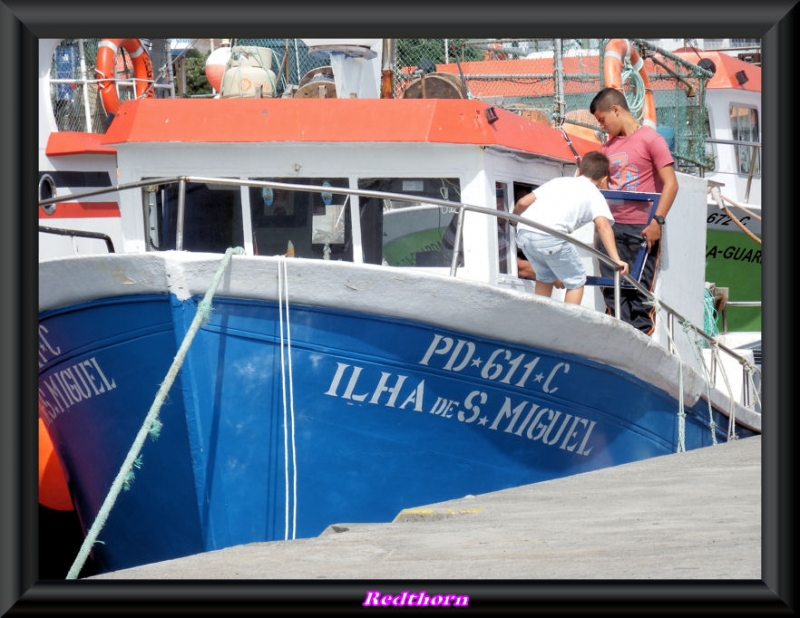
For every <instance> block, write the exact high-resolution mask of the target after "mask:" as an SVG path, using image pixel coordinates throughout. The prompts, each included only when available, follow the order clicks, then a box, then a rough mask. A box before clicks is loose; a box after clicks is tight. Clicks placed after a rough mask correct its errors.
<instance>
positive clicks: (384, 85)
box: [381, 39, 397, 99]
mask: <svg viewBox="0 0 800 618" xmlns="http://www.w3.org/2000/svg"><path fill="white" fill-rule="evenodd" d="M396 51H397V45H396V41H395V39H383V50H382V54H381V64H382V67H381V99H393V98H394V65H395V55H396Z"/></svg>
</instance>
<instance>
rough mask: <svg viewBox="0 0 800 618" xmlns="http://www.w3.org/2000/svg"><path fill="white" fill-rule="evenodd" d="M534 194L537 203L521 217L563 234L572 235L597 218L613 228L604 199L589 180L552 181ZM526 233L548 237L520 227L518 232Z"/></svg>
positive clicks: (573, 177)
mask: <svg viewBox="0 0 800 618" xmlns="http://www.w3.org/2000/svg"><path fill="white" fill-rule="evenodd" d="M533 194H534V195H535V196H536V199H535V200H534V202H533V204H531V205H530V206H528V208H526V209H525V211H524V212H523V213H522V214H521V215H520V216H521V217H524V218H525V219H530V220H531V221H535V222H536V223H541V224H542V225H546V226H547V227H549V228H551V229H553V230H556V231H558V232H561V233H563V234H571V233H572V232H574V231H575V230H576V229H578V228H579V227H581V226H583V225H586V224H587V223H589V222H590V221H594V219H595V218H596V217H605V218H606V219H608V221H609V223H611V224H612V225H613V224H614V217H613V216H612V215H611V210H609V208H608V202H607V201H606V198H605V196H604V195H603V194H602V193H600V189H598V188H597V186H596V185H595V184H594V183H593V182H592V181H591V180H589V179H588V178H587V177H586V176H564V177H563V178H553V179H552V180H548V181H547V182H546V183H544V184H543V185H542V186H541V187H539V188H538V189H534V190H533ZM523 230H525V231H529V232H533V233H534V234H536V235H544V234H546V232H541V231H539V230H537V229H536V228H533V227H531V226H529V225H525V224H524V223H518V224H517V231H523Z"/></svg>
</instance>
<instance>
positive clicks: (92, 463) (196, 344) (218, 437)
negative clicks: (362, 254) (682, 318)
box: [39, 256, 753, 571]
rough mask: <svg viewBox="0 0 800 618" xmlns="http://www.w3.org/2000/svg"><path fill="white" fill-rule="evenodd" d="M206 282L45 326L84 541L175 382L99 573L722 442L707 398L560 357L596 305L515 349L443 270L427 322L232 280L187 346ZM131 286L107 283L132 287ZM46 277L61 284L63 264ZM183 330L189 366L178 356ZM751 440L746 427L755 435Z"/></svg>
mask: <svg viewBox="0 0 800 618" xmlns="http://www.w3.org/2000/svg"><path fill="white" fill-rule="evenodd" d="M127 259H128V261H129V263H130V260H131V258H130V257H129V258H127ZM142 259H152V257H150V258H147V257H146V256H145V257H144V258H142ZM106 260H107V261H108V263H115V262H114V258H113V257H109V258H106ZM119 260H122V262H117V263H124V260H125V258H124V257H120V258H119ZM134 261H135V260H134ZM263 261H267V262H271V263H272V264H273V265H274V264H280V262H277V261H276V260H271V259H264V260H262V262H263ZM289 262H290V263H292V262H293V261H292V260H289ZM300 262H301V261H300V260H298V261H297V263H298V265H299V263H300ZM251 263H254V262H252V259H251ZM312 267H313V268H314V269H315V271H316V270H322V271H326V270H327V269H328V268H330V265H320V263H319V262H317V263H316V264H315V265H312ZM334 268H335V267H334ZM342 268H344V269H345V271H349V270H351V269H353V266H352V265H347V266H342ZM90 270H93V271H94V272H100V271H98V270H97V268H96V267H95V268H93V269H90ZM108 270H109V271H114V269H108ZM200 270H202V272H203V273H204V276H203V277H200V274H199V272H200ZM200 270H198V269H193V270H192V273H193V274H187V273H186V272H184V273H183V278H184V281H183V282H182V283H181V285H180V286H178V287H179V288H180V290H178V289H169V288H167V287H165V288H164V289H163V290H161V291H160V292H156V291H154V290H157V289H158V288H159V285H157V284H150V285H149V288H151V289H150V290H149V291H146V292H144V293H135V294H123V293H122V292H121V291H119V286H117V287H116V288H115V287H113V286H111V287H108V288H107V289H108V290H110V291H108V293H107V295H105V296H104V295H102V294H94V297H93V298H91V299H88V300H87V299H84V300H81V301H80V302H65V303H63V304H61V306H57V307H55V306H53V307H50V308H47V309H44V310H42V311H41V313H40V317H39V329H40V351H41V353H40V374H39V396H40V414H41V415H42V418H43V420H44V421H45V424H46V425H47V429H48V432H49V433H50V436H51V438H52V440H53V444H54V446H55V448H56V451H57V452H58V454H59V457H60V458H61V461H62V464H63V466H64V469H65V473H66V476H67V478H68V482H69V486H70V490H71V493H72V496H73V500H74V502H75V506H76V510H77V511H78V513H79V516H80V517H81V520H82V523H83V525H84V528H86V529H88V527H89V526H91V525H92V523H93V521H94V519H95V517H96V514H97V512H98V511H99V510H100V507H101V505H102V503H103V501H104V499H105V496H106V494H107V492H108V491H109V488H110V486H111V484H112V482H113V480H114V478H115V476H116V475H117V474H118V472H119V470H120V466H121V465H122V463H123V461H124V459H125V457H126V455H127V454H128V452H129V451H130V449H131V447H132V445H133V443H134V438H135V436H136V433H137V432H138V431H139V428H140V427H141V425H142V423H143V421H144V419H145V416H146V415H147V413H148V411H149V410H152V409H153V407H154V406H157V405H159V404H158V403H157V402H156V393H157V391H158V390H159V387H160V386H161V385H162V384H164V383H165V382H167V386H169V390H168V395H167V397H166V398H165V400H164V402H163V405H161V407H160V409H159V410H160V411H159V420H160V422H161V427H160V431H159V435H158V436H157V437H156V436H153V437H151V438H148V439H147V440H146V442H145V444H144V446H143V448H142V450H141V454H140V457H139V461H138V465H137V466H136V467H134V469H133V471H132V472H133V474H134V476H133V479H132V481H131V482H130V483H129V489H127V490H126V491H123V492H122V493H121V494H120V495H119V498H118V499H117V501H116V503H115V504H114V507H113V510H112V511H111V513H110V515H109V517H108V519H107V521H106V522H105V524H104V527H103V530H102V532H101V533H100V535H99V540H100V541H101V543H98V544H96V545H95V546H94V548H93V555H94V557H95V560H96V561H97V563H98V565H99V568H100V569H101V570H102V571H111V570H118V569H121V568H126V567H130V566H135V565H138V564H144V563H149V562H153V561H157V560H164V559H169V558H175V557H179V556H182V555H188V554H192V553H198V552H203V551H209V550H214V549H220V548H223V547H228V546H233V545H238V544H243V543H251V542H258V541H272V540H282V539H291V538H303V537H311V536H316V535H318V534H320V533H321V532H322V531H323V530H324V529H325V528H326V527H327V526H329V525H331V524H335V523H347V522H386V521H390V520H392V519H393V518H394V517H395V516H396V515H397V513H398V512H399V511H401V510H402V509H404V508H410V507H414V506H418V505H421V504H429V503H434V502H439V501H443V500H448V499H452V498H458V497H462V496H464V495H468V494H478V493H485V492H490V491H496V490H501V489H505V488H509V487H514V486H519V485H523V484H527V483H535V482H540V481H546V480H550V479H554V478H559V477H563V476H567V475H572V474H578V473H582V472H588V471H591V470H596V469H600V468H604V467H607V466H613V465H619V464H623V463H628V462H631V461H637V460H641V459H647V458H650V457H655V456H660V455H665V454H668V453H672V452H675V451H676V450H680V449H682V448H685V449H687V450H689V449H693V448H699V447H704V446H709V445H712V444H714V443H716V442H722V441H724V440H725V439H726V435H727V430H728V418H727V417H726V416H724V415H723V414H722V413H720V412H719V411H714V412H713V414H712V413H711V412H710V408H709V404H708V402H707V401H706V400H705V399H702V398H698V399H696V400H695V401H694V403H693V404H691V405H684V406H683V407H681V405H680V404H679V402H678V400H677V399H676V397H675V396H674V395H671V394H669V393H668V392H666V391H665V390H664V389H662V388H659V387H657V386H654V385H653V384H652V381H651V380H646V379H643V377H641V376H637V375H636V373H635V372H633V371H630V370H628V369H621V368H620V367H619V366H616V365H615V364H613V363H609V362H607V361H606V360H597V359H595V358H592V355H591V354H589V353H583V354H579V353H576V350H577V349H579V347H575V346H576V344H575V343H574V342H572V343H570V341H572V337H571V336H570V334H569V332H570V331H569V328H566V329H565V332H564V333H563V334H562V337H563V338H564V344H563V345H561V346H560V347H557V346H554V345H553V344H552V343H551V344H549V345H545V344H544V342H545V341H548V340H550V341H552V339H551V338H550V337H549V335H550V333H548V332H547V331H548V330H549V329H548V328H547V324H548V321H549V319H550V318H548V315H547V314H548V312H553V311H555V312H558V313H559V314H560V317H559V321H560V323H561V324H564V325H569V324H571V323H574V325H575V331H574V335H575V336H577V337H581V329H582V328H585V324H583V323H584V321H587V320H588V316H594V314H593V313H592V312H589V311H586V312H585V311H583V310H582V308H570V307H565V306H564V305H563V303H554V302H550V301H544V302H541V301H536V302H533V301H532V299H528V301H529V306H528V309H529V311H530V315H531V318H532V319H531V321H530V322H529V323H527V324H526V325H525V326H524V328H525V329H526V330H533V331H535V330H537V320H536V319H535V317H536V316H537V315H541V319H540V320H538V322H539V323H540V324H541V328H542V329H543V332H542V333H541V335H539V336H538V337H537V336H536V335H531V334H530V333H528V334H525V335H521V336H520V337H519V341H515V340H514V339H513V338H510V337H508V332H509V331H508V330H507V327H506V326H505V325H503V326H497V325H495V326H492V320H491V319H487V320H486V324H487V325H486V327H485V328H484V329H483V333H480V332H476V331H475V329H474V328H473V327H472V324H473V322H472V321H471V319H470V318H469V317H468V314H469V313H472V312H475V311H478V312H481V306H482V300H481V298H482V296H483V295H487V294H490V292H488V291H486V290H484V289H483V288H482V287H480V286H479V287H478V288H476V289H475V295H474V296H473V298H474V304H473V305H472V306H470V305H471V303H470V300H469V299H470V296H469V295H468V294H467V295H466V296H463V295H462V296H461V298H462V301H461V304H462V305H464V306H463V308H462V309H461V311H460V312H459V311H458V309H457V308H454V306H451V305H450V304H449V303H448V301H447V300H446V299H445V298H444V297H446V296H447V285H449V284H446V282H448V281H449V280H448V279H447V278H443V277H429V278H427V279H428V280H429V281H428V283H429V284H435V283H436V282H439V283H440V284H441V285H440V288H441V295H442V299H440V301H438V302H437V299H436V298H429V299H428V306H429V312H430V313H429V315H427V316H426V315H425V314H419V315H418V317H417V318H416V319H412V318H411V317H409V316H407V315H403V314H402V311H401V312H395V313H396V314H395V315H393V314H392V312H390V311H388V310H386V309H384V308H383V307H382V306H381V305H380V301H379V300H378V296H380V295H383V296H387V295H390V293H389V292H388V291H385V292H383V293H381V291H380V286H378V287H377V288H376V290H375V291H374V292H373V295H374V296H369V295H367V296H366V297H362V298H361V299H360V300H357V301H355V302H351V306H346V305H347V303H343V302H341V301H337V302H335V303H329V304H326V303H325V302H324V299H325V297H326V293H325V292H326V291H325V289H324V287H323V286H322V285H321V283H320V282H316V283H315V282H313V281H311V282H309V283H310V284H311V288H316V293H317V295H318V296H319V298H320V300H319V301H318V302H317V303H315V304H312V303H310V302H308V300H307V299H306V296H308V297H309V298H310V297H312V296H313V295H314V292H313V290H310V291H307V292H306V291H303V284H302V282H301V279H302V277H300V278H299V279H293V280H292V284H291V286H289V287H287V288H286V289H287V290H290V291H294V292H295V294H296V296H297V297H298V300H293V301H291V302H288V300H287V299H288V296H282V297H279V298H272V299H270V298H259V296H263V294H262V292H261V291H260V290H259V289H257V286H256V285H252V286H251V288H252V290H253V291H252V293H251V294H250V297H248V294H246V293H242V292H240V291H236V290H234V288H236V281H237V280H238V278H239V277H238V276H232V281H231V283H230V285H228V286H227V289H221V290H219V291H218V292H217V294H216V295H215V296H214V298H213V303H212V304H213V310H212V311H211V312H210V314H209V315H208V319H207V321H205V322H204V323H203V325H202V326H201V327H200V328H199V329H198V330H196V334H194V335H192V334H191V333H192V332H193V329H192V325H193V323H195V319H196V317H197V311H198V306H201V300H202V298H203V296H202V294H198V293H192V291H191V288H192V287H193V284H192V283H191V282H192V280H193V278H202V279H204V280H205V281H206V282H208V280H209V278H210V277H209V275H210V273H209V272H208V270H207V269H200ZM291 270H296V268H295V265H294V263H292V267H291V269H290V271H291ZM355 270H358V269H355ZM387 270H388V273H390V274H389V275H388V278H387V275H386V274H385V273H386V272H387ZM367 271H368V272H369V273H370V274H369V277H368V278H367V279H364V280H362V281H361V282H360V283H358V284H357V282H356V280H355V279H351V283H350V285H352V287H353V289H352V290H350V293H356V292H357V289H356V288H359V287H360V291H362V292H365V291H366V290H365V289H364V288H365V286H366V284H365V283H364V282H365V281H367V280H370V281H381V280H382V281H383V282H384V283H385V284H386V285H391V283H392V279H393V278H394V279H395V283H396V284H397V283H398V282H397V281H396V280H397V279H398V276H397V275H396V274H394V273H396V272H397V271H392V270H391V269H379V268H375V269H367ZM379 271H383V272H382V273H379ZM54 272H57V271H54ZM122 272H123V269H122V268H117V269H116V270H115V271H114V276H112V277H111V279H113V280H116V281H119V280H125V279H127V280H129V281H131V282H132V280H133V279H136V278H137V277H136V275H135V273H133V272H132V271H131V270H126V271H125V273H126V274H125V276H124V277H122V276H121V275H120V273H122ZM265 272H269V273H270V274H271V275H272V276H275V272H276V271H275V270H269V271H264V272H261V273H253V272H252V271H251V277H253V279H252V280H253V281H255V280H256V279H261V278H263V277H264V276H265ZM280 272H281V271H280V270H278V271H277V273H278V277H280ZM302 272H304V271H301V274H302ZM311 272H312V271H310V270H309V271H308V273H306V274H307V275H308V277H311V274H310V273H311ZM240 274H241V275H242V276H243V275H244V272H243V271H242V273H240ZM43 276H44V278H45V279H50V278H51V277H52V273H51V274H48V272H47V267H46V266H45V267H44V268H43ZM325 276H326V275H325V274H324V273H323V275H322V277H325ZM381 277H384V278H383V279H381ZM171 278H172V280H177V279H178V277H177V276H175V275H174V274H173V276H172V277H171ZM320 281H321V280H320ZM422 281H426V278H423V279H422ZM101 287H103V286H101ZM134 287H135V285H134ZM400 287H402V286H400ZM459 287H460V288H463V287H464V284H463V283H461V285H460V286H459ZM104 289H106V288H104ZM421 289H422V290H423V292H422V293H423V294H424V289H425V288H424V286H423V287H422V288H421ZM384 290H386V288H384ZM467 291H469V290H467ZM463 292H464V290H463V289H462V294H463ZM494 294H497V292H496V291H495V292H494ZM398 298H400V297H398ZM362 300H363V301H366V302H364V303H362V302H361V301H362ZM519 300H521V299H517V300H516V301H515V303H516V302H518V301H519ZM359 307H360V308H359ZM512 308H513V307H512ZM443 311H447V312H449V316H444V318H443V316H442V312H443ZM565 315H566V318H565ZM434 316H435V317H434ZM472 319H474V316H473V318H472ZM594 319H595V320H599V322H600V323H601V324H605V323H606V322H607V323H608V324H609V325H611V324H612V323H613V325H614V326H613V328H620V327H621V328H622V329H623V332H629V333H630V340H629V341H628V342H627V346H629V347H628V352H627V353H628V354H629V355H631V356H632V357H633V358H634V362H639V363H642V364H647V363H646V362H645V358H644V356H641V358H639V360H638V361H636V360H635V359H636V357H637V355H639V351H638V349H639V348H640V347H642V345H644V346H645V348H647V347H648V346H649V344H647V343H644V344H643V343H642V342H646V341H648V340H647V338H644V337H641V338H640V337H639V335H638V333H635V332H634V331H633V329H630V328H628V327H627V325H619V324H617V323H616V321H613V320H612V319H611V318H608V316H596V317H594ZM565 320H566V321H565ZM495 321H496V322H503V320H495ZM588 321H590V320H588ZM448 324H449V325H448ZM459 325H461V326H460V327H459ZM595 326H597V325H596V324H595ZM520 328H523V326H522V324H521V325H520ZM600 328H601V330H602V327H600ZM609 328H610V327H609ZM187 334H188V336H189V337H190V342H191V344H190V345H189V347H188V352H187V353H186V355H185V357H184V358H182V359H180V358H179V359H178V360H176V354H178V350H179V349H180V347H181V344H183V343H184V342H185V339H186V338H187ZM584 338H586V337H584ZM601 338H602V335H601ZM537 340H538V341H541V342H542V343H541V344H535V343H534V342H535V341H537ZM186 343H188V342H186ZM589 344H590V345H591V342H589ZM571 347H572V350H571V351H570V348H571ZM643 350H644V348H643ZM642 354H644V352H642ZM629 360H630V359H629ZM173 363H178V364H179V371H178V372H177V374H176V377H175V379H174V383H172V384H169V381H168V380H167V375H168V372H169V370H170V367H171V366H172V365H173ZM665 373H668V371H667V372H665ZM681 411H682V412H683V413H685V417H682V416H681V414H680V413H681ZM710 418H713V426H712V423H711V422H710ZM752 433H753V432H752V431H751V430H749V429H747V428H746V427H738V428H737V435H738V437H745V436H747V435H751V434H752Z"/></svg>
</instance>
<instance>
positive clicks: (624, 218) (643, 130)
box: [601, 126, 675, 224]
mask: <svg viewBox="0 0 800 618" xmlns="http://www.w3.org/2000/svg"><path fill="white" fill-rule="evenodd" d="M601 151H602V152H603V154H605V155H606V156H607V157H608V159H609V161H610V162H611V175H610V176H609V178H608V188H609V189H612V190H614V191H639V192H643V193H661V190H662V189H663V188H664V183H663V182H661V177H660V176H659V175H658V170H659V169H661V168H662V167H664V166H665V165H671V164H674V162H675V161H674V160H673V158H672V154H671V153H670V151H669V146H668V145H667V141H666V140H665V139H664V138H663V137H662V136H661V135H660V134H659V133H658V132H657V131H655V130H654V129H651V128H650V127H646V126H642V127H640V128H639V129H637V130H636V131H634V132H633V133H631V134H630V135H617V136H616V137H614V138H612V139H610V140H609V141H607V142H606V143H605V144H603V146H602V148H601ZM610 206H611V212H612V214H613V215H614V221H615V222H617V223H635V224H645V223H647V222H648V220H649V217H650V203H649V202H642V201H630V202H611V204H610Z"/></svg>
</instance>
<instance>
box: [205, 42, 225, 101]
mask: <svg viewBox="0 0 800 618" xmlns="http://www.w3.org/2000/svg"><path fill="white" fill-rule="evenodd" d="M230 59H231V46H230V43H228V44H225V43H224V42H223V43H222V47H217V49H215V50H214V51H213V52H211V53H210V54H209V55H208V58H207V59H206V66H205V71H206V79H207V80H208V83H209V84H211V87H212V88H213V89H214V90H215V91H216V92H220V91H221V90H222V76H223V75H224V74H225V69H226V68H227V67H228V61H229V60H230Z"/></svg>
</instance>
